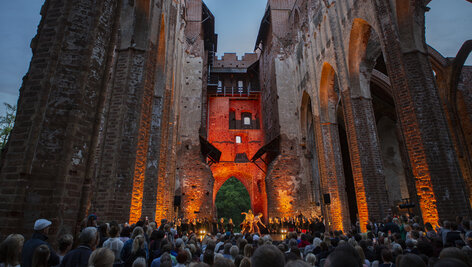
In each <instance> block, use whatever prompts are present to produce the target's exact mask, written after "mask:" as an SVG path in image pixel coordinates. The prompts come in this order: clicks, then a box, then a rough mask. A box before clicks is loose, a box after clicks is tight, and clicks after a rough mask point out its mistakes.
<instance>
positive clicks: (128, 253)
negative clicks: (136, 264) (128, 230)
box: [120, 226, 148, 266]
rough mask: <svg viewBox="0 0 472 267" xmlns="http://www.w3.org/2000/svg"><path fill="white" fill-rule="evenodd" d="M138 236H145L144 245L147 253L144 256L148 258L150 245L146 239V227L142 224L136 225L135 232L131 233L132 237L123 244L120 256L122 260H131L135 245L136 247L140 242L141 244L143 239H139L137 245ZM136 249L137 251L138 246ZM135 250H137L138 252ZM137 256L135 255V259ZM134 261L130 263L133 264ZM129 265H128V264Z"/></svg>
mask: <svg viewBox="0 0 472 267" xmlns="http://www.w3.org/2000/svg"><path fill="white" fill-rule="evenodd" d="M138 236H141V237H142V238H143V242H144V244H143V246H144V250H145V251H146V254H145V256H144V258H146V259H147V258H148V254H147V251H148V246H147V243H146V242H145V240H144V229H143V228H142V227H140V226H136V227H135V228H134V230H133V233H132V234H131V238H130V239H128V240H127V241H126V242H125V243H124V244H123V248H122V249H121V253H120V258H121V260H122V261H125V262H126V261H129V260H131V257H132V254H133V247H135V248H136V246H137V245H138V243H139V244H141V240H138V241H137V244H136V245H135V241H134V240H135V239H136V237H138ZM136 251H137V248H136ZM136 251H135V252H136ZM136 258H137V257H135V258H134V259H136ZM134 259H133V261H134ZM133 261H131V262H128V263H129V266H131V264H133ZM126 266H128V265H126Z"/></svg>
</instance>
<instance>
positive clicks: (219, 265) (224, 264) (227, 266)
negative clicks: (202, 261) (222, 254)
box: [212, 258, 235, 267]
mask: <svg viewBox="0 0 472 267" xmlns="http://www.w3.org/2000/svg"><path fill="white" fill-rule="evenodd" d="M212 267H235V266H234V263H233V261H231V260H230V259H227V258H218V259H215V263H213V266H212Z"/></svg>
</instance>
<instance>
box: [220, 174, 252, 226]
mask: <svg viewBox="0 0 472 267" xmlns="http://www.w3.org/2000/svg"><path fill="white" fill-rule="evenodd" d="M215 207H216V215H217V218H218V220H219V219H220V218H224V219H225V222H227V221H228V219H229V218H231V219H233V223H234V225H235V228H236V229H238V230H240V229H239V225H240V224H241V222H242V221H243V220H244V215H242V214H241V212H247V211H248V210H249V209H251V197H250V196H249V192H248V191H247V189H246V187H245V186H244V185H243V184H242V183H241V182H240V181H239V180H238V179H236V178H235V177H231V178H229V179H228V180H227V181H226V182H225V183H224V184H223V185H222V186H221V187H220V190H218V192H217V193H216V198H215Z"/></svg>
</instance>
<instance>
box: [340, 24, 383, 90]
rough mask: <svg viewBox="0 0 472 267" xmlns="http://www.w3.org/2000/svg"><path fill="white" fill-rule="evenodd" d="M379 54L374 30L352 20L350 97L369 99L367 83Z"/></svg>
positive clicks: (377, 40)
mask: <svg viewBox="0 0 472 267" xmlns="http://www.w3.org/2000/svg"><path fill="white" fill-rule="evenodd" d="M381 54H382V46H381V43H380V40H379V36H378V34H377V33H376V31H375V30H374V28H373V27H371V26H370V24H369V23H368V22H367V21H365V20H363V19H360V18H356V19H354V21H353V25H352V28H351V34H350V39H349V55H348V69H349V80H350V85H351V88H350V89H351V92H350V93H351V96H353V97H365V98H370V97H371V94H370V87H369V82H370V79H371V75H372V71H373V69H374V67H375V64H376V60H377V58H378V57H379V56H380V55H381Z"/></svg>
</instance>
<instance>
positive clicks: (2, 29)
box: [0, 0, 472, 114]
mask: <svg viewBox="0 0 472 267" xmlns="http://www.w3.org/2000/svg"><path fill="white" fill-rule="evenodd" d="M338 1H343V0H338ZM43 2H44V1H43V0H2V1H1V2H0V36H2V39H1V40H0V104H1V103H3V102H7V103H10V104H16V102H17V99H18V92H19V91H18V90H19V88H20V86H21V82H22V77H23V76H24V75H25V74H26V72H27V70H28V66H29V61H30V60H31V49H30V48H29V45H30V41H31V39H32V38H33V37H34V35H35V34H36V29H37V25H38V24H39V20H40V18H41V17H40V15H39V11H40V9H41V5H42V3H43ZM205 3H206V4H207V6H208V7H209V8H210V10H211V11H212V12H213V14H214V15H215V17H216V32H217V33H218V54H219V55H222V54H223V53H224V52H236V53H238V55H242V54H244V53H245V52H252V50H253V48H254V43H255V40H256V37H257V32H258V30H259V24H260V21H261V19H262V16H263V15H264V10H265V7H266V3H267V1H266V0H206V1H205ZM429 7H431V11H429V12H428V13H427V17H426V19H427V24H426V26H427V27H426V37H427V41H428V43H429V44H430V45H431V46H433V47H434V48H436V49H437V50H438V51H439V52H440V53H441V54H443V55H444V56H448V57H454V56H455V55H456V53H457V51H458V50H459V48H460V46H461V45H462V43H463V42H464V41H465V40H467V39H472V30H471V27H472V4H471V3H469V2H467V1H465V0H433V1H432V2H431V3H430V4H429ZM467 64H468V65H472V57H469V59H468V61H467ZM3 112H4V107H3V104H1V107H0V114H3Z"/></svg>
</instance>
